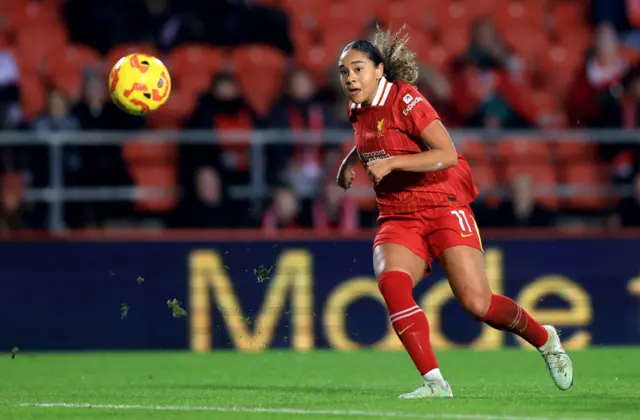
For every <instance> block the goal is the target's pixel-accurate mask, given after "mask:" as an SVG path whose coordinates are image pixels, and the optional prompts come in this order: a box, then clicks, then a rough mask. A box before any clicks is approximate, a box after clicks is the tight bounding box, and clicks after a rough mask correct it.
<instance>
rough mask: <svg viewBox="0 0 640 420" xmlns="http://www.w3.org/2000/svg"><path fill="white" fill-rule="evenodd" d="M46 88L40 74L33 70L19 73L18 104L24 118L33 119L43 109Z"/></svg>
mask: <svg viewBox="0 0 640 420" xmlns="http://www.w3.org/2000/svg"><path fill="white" fill-rule="evenodd" d="M45 100H46V89H45V85H44V82H43V80H42V78H41V76H40V75H39V74H38V73H36V72H34V71H30V72H29V71H27V72H24V73H22V74H21V75H20V105H21V107H22V114H23V116H24V118H26V119H29V120H30V119H33V118H36V117H38V116H39V115H40V113H41V112H42V110H43V109H44V104H45Z"/></svg>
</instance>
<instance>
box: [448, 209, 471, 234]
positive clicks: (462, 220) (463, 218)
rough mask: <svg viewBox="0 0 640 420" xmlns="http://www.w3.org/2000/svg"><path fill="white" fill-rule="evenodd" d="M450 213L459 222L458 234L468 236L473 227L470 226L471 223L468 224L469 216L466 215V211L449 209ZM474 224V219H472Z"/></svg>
mask: <svg viewBox="0 0 640 420" xmlns="http://www.w3.org/2000/svg"><path fill="white" fill-rule="evenodd" d="M451 214H453V215H454V216H456V217H457V218H458V223H459V224H460V231H461V233H460V236H462V237H463V238H468V237H469V236H472V235H473V229H472V228H471V224H469V218H468V217H467V213H465V211H464V210H451ZM474 224H475V220H474Z"/></svg>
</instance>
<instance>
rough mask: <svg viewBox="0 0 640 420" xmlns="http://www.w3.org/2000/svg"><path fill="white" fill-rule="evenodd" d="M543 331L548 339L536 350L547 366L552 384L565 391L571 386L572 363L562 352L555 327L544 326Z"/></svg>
mask: <svg viewBox="0 0 640 420" xmlns="http://www.w3.org/2000/svg"><path fill="white" fill-rule="evenodd" d="M544 329H545V330H547V332H548V333H549V339H548V340H547V342H546V344H545V345H544V346H542V347H539V348H538V350H539V351H540V354H541V355H542V357H543V358H544V361H545V363H546V364H547V370H548V371H549V374H550V375H551V378H552V379H553V382H555V384H556V386H557V387H558V388H559V389H561V390H562V391H566V390H567V389H569V388H571V385H573V363H572V362H571V359H570V358H569V355H567V353H566V352H565V351H564V348H563V347H562V343H561V342H560V336H559V335H558V331H556V329H555V327H552V326H551V325H545V326H544Z"/></svg>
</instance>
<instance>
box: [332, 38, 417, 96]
mask: <svg viewBox="0 0 640 420" xmlns="http://www.w3.org/2000/svg"><path fill="white" fill-rule="evenodd" d="M406 26H407V25H402V27H401V28H400V29H399V30H398V31H397V32H396V33H395V34H394V35H391V31H390V30H387V31H383V30H382V29H380V26H378V25H376V35H375V38H374V41H373V42H369V41H364V40H360V41H354V42H351V43H350V44H348V45H347V46H346V47H344V49H343V52H344V51H346V50H349V49H354V50H357V51H360V52H362V53H364V54H365V55H366V56H367V58H369V59H370V60H371V61H373V63H374V64H375V65H376V66H377V65H379V64H381V63H382V64H384V75H385V77H386V78H387V80H389V81H390V82H394V81H396V80H400V81H403V82H407V83H409V84H412V85H413V84H415V83H416V82H417V81H418V64H417V63H416V54H415V53H414V52H413V51H411V50H409V49H408V48H407V42H408V41H409V34H407V33H404V32H405V28H406Z"/></svg>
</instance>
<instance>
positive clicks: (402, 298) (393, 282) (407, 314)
mask: <svg viewBox="0 0 640 420" xmlns="http://www.w3.org/2000/svg"><path fill="white" fill-rule="evenodd" d="M373 260H374V268H375V272H376V276H377V278H378V286H379V288H380V292H381V293H382V296H383V298H384V301H385V303H386V306H387V310H388V312H389V319H390V320H391V325H392V326H393V329H394V330H395V331H396V334H397V335H398V338H399V339H400V341H401V342H402V344H403V346H404V348H405V349H406V350H407V353H409V356H410V357H411V359H412V360H413V363H414V364H415V366H416V368H417V369H418V371H419V372H420V374H421V375H422V377H423V379H424V382H423V384H422V385H421V386H420V387H418V388H417V389H416V390H415V391H413V392H410V393H407V394H403V395H401V396H400V398H427V397H452V396H453V394H452V392H451V388H450V387H449V384H448V383H447V382H446V381H445V380H444V378H443V377H442V374H441V373H440V369H439V368H438V362H437V360H436V357H435V354H434V352H433V348H432V347H431V341H430V338H429V322H428V321H427V317H426V316H425V314H424V312H423V311H422V309H421V308H420V306H418V304H417V303H416V301H415V300H414V298H413V287H414V285H415V284H417V283H418V282H419V281H420V280H421V279H422V278H423V277H424V274H425V269H426V267H427V264H429V263H430V261H429V257H428V254H427V253H426V245H425V243H424V240H423V239H422V237H421V236H420V234H419V233H417V232H416V231H415V230H411V229H406V228H404V227H403V226H402V225H401V224H395V223H385V224H384V225H383V226H382V227H381V229H380V230H379V231H378V235H376V241H375V244H374V252H373Z"/></svg>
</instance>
